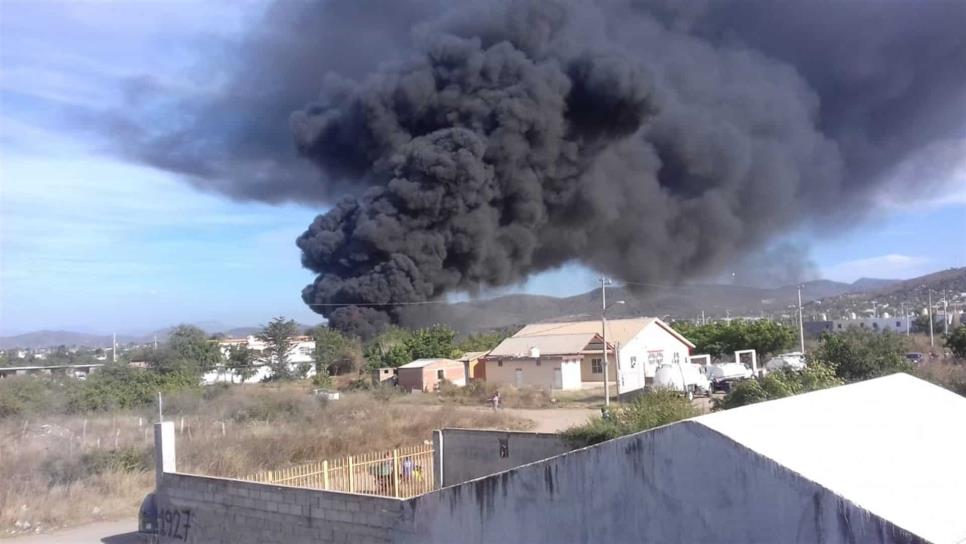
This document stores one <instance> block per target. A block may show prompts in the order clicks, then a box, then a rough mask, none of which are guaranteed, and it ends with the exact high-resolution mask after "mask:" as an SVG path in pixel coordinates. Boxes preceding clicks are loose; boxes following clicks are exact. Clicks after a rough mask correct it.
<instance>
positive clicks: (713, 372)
mask: <svg viewBox="0 0 966 544" xmlns="http://www.w3.org/2000/svg"><path fill="white" fill-rule="evenodd" d="M706 372H707V375H708V379H709V380H711V389H712V390H713V391H730V390H731V384H732V383H734V382H739V381H741V380H747V379H748V378H751V377H752V376H754V375H755V373H754V372H753V371H752V370H751V369H750V368H748V367H747V366H745V365H744V363H715V364H713V365H708V367H707V370H706Z"/></svg>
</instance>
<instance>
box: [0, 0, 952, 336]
mask: <svg viewBox="0 0 966 544" xmlns="http://www.w3.org/2000/svg"><path fill="white" fill-rule="evenodd" d="M263 7H264V4H262V3H259V2H243V3H238V2H234V3H231V4H228V3H224V4H220V3H214V2H193V1H188V0H181V1H175V0H172V1H169V2H154V3H151V2H137V3H134V2H131V3H110V2H105V1H97V2H94V1H91V2H73V3H60V4H58V3H52V2H43V1H40V2H35V1H31V2H26V1H24V2H17V1H9V0H4V1H3V2H2V3H0V10H2V13H0V36H2V37H0V40H2V43H0V69H2V72H0V334H11V333H18V332H24V331H30V330H36V329H72V330H80V331H89V332H110V331H112V330H114V331H118V332H140V331H145V332H146V331H150V330H153V329H155V328H159V327H163V326H167V325H171V324H174V323H178V322H209V321H217V322H220V323H222V324H224V325H228V326H237V325H251V324H257V323H263V322H265V321H267V320H268V319H269V318H271V317H272V316H274V315H286V316H290V317H294V318H296V319H298V320H300V321H302V322H304V323H315V322H318V321H319V320H320V318H319V316H317V315H316V314H314V313H312V312H311V311H309V310H308V309H307V308H306V307H305V306H304V305H303V304H302V302H301V299H300V297H299V294H300V291H301V288H302V287H303V286H304V285H305V284H306V283H308V282H310V281H311V280H312V274H310V273H309V272H308V271H305V270H303V269H302V268H301V267H300V265H299V252H298V250H297V249H296V247H295V244H294V240H295V237H296V236H297V235H298V234H300V233H301V232H302V230H304V228H305V227H306V226H307V225H308V224H309V222H310V221H311V220H312V218H313V217H314V216H315V215H316V214H317V213H319V212H321V211H323V210H320V209H316V208H314V207H304V206H300V205H294V204H290V205H281V206H272V205H267V204H260V203H251V202H247V203H246V202H236V201H232V200H230V199H227V198H225V197H223V196H220V195H216V194H208V193H202V192H199V191H197V190H195V189H193V188H192V187H191V186H190V185H188V184H186V183H184V182H183V180H180V179H178V177H177V176H174V175H172V174H170V173H167V172H163V171H159V170H154V169H150V168H147V167H144V166H141V165H137V164H133V163H126V162H123V161H121V160H120V159H118V158H116V157H114V156H112V155H110V154H109V153H107V152H106V151H105V150H104V149H102V148H101V147H100V146H99V144H98V143H96V142H92V141H90V140H89V138H88V137H85V135H84V134H83V133H78V132H75V131H70V130H68V129H66V128H65V127H64V126H63V123H62V122H60V121H59V119H60V112H61V111H62V110H64V109H65V108H68V107H71V106H98V105H104V104H110V103H112V102H113V101H117V100H120V98H121V96H122V89H120V88H119V86H118V84H117V82H118V81H119V80H121V79H123V78H126V77H134V76H138V75H141V74H143V73H144V72H145V70H146V67H150V68H151V71H152V73H153V74H154V75H155V76H156V77H158V78H160V79H162V80H163V81H164V84H165V85H169V86H171V87H172V88H178V89H181V90H184V91H185V92H195V91H196V92H204V90H205V89H206V88H209V87H210V86H214V85H216V84H217V82H218V77H219V74H199V71H198V70H197V67H198V64H199V60H200V58H201V55H202V54H204V53H205V52H208V53H210V51H211V50H212V48H214V47H216V45H213V44H217V43H218V42H219V40H225V39H228V40H231V39H233V38H237V37H238V36H239V35H240V34H241V32H242V31H243V29H244V28H245V27H246V25H248V24H250V22H251V20H252V19H253V18H254V17H255V16H257V14H258V13H259V11H260V10H261V9H262V8H263ZM964 148H966V146H964ZM940 181H945V184H944V185H941V186H943V187H945V189H942V190H939V191H937V192H936V193H935V194H930V195H928V198H925V199H921V200H917V201H897V202H889V201H885V200H883V202H881V203H880V208H881V209H880V211H878V212H876V213H874V214H872V219H871V220H868V221H866V222H865V223H863V224H861V225H855V226H854V228H851V229H846V230H843V231H840V232H833V233H831V234H827V235H826V236H824V237H817V236H814V235H812V234H810V233H808V232H804V231H803V232H796V233H791V234H789V235H788V237H787V239H789V240H792V241H794V242H796V243H800V244H804V245H806V247H808V248H809V251H810V253H811V256H812V259H813V260H814V261H815V263H816V264H817V266H818V268H819V270H820V273H821V275H822V276H824V277H827V278H830V279H835V280H843V281H852V280H855V279H856V278H858V277H861V276H874V277H896V278H906V277H912V276H916V275H920V274H923V273H927V272H930V271H934V270H938V269H942V268H948V267H951V266H964V265H966V242H964V233H966V219H964V218H966V161H964V167H963V168H962V169H961V171H960V172H958V173H954V174H953V179H951V180H940ZM594 276H595V274H594V273H593V272H592V271H590V270H587V269H585V268H582V267H579V266H568V267H564V268H563V269H561V270H557V271H553V272H549V273H546V274H542V275H540V276H538V277H535V278H532V279H531V280H530V281H529V282H527V283H526V284H525V285H522V286H515V287H510V288H506V289H503V290H501V292H510V291H519V290H525V291H528V292H533V293H543V294H555V295H566V294H574V293H578V292H583V291H586V290H588V289H590V288H592V287H593V285H594Z"/></svg>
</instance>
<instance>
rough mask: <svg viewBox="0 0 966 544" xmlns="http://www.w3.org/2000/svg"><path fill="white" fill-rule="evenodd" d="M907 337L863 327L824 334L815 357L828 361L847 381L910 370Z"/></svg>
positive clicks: (825, 362)
mask: <svg viewBox="0 0 966 544" xmlns="http://www.w3.org/2000/svg"><path fill="white" fill-rule="evenodd" d="M906 342H907V340H906V338H905V337H904V336H899V335H895V334H891V333H878V332H872V331H864V330H860V329H849V330H847V331H845V332H841V333H835V334H829V333H825V334H823V335H822V340H821V343H820V345H819V348H818V350H816V351H815V353H814V356H813V357H811V359H812V360H814V361H818V362H821V363H824V364H827V365H828V366H830V367H831V368H833V369H834V371H835V375H836V376H838V377H839V378H842V379H843V380H845V381H847V382H855V381H861V380H868V379H870V378H876V377H879V376H885V375H887V374H894V373H896V372H910V371H912V365H910V364H909V362H908V361H906V358H905V352H906Z"/></svg>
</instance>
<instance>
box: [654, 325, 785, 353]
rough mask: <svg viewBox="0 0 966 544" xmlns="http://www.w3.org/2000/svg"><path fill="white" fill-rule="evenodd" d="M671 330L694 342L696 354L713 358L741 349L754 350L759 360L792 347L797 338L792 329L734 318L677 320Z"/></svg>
mask: <svg viewBox="0 0 966 544" xmlns="http://www.w3.org/2000/svg"><path fill="white" fill-rule="evenodd" d="M673 327H674V328H675V330H677V331H678V332H680V333H681V334H682V335H684V337H685V338H687V339H688V340H690V341H691V342H694V345H695V348H694V351H695V353H708V354H711V355H712V356H715V357H720V356H722V355H729V354H731V353H734V352H735V351H737V350H740V349H753V350H755V351H756V352H757V354H758V356H759V357H767V356H768V355H771V354H774V353H778V352H780V351H782V350H784V349H787V348H788V347H790V346H791V345H793V344H794V342H795V338H796V336H797V335H796V333H795V331H794V330H793V329H792V328H791V327H788V326H787V325H782V324H781V323H777V322H775V321H770V320H767V319H759V320H756V321H746V320H740V319H737V320H734V321H730V322H720V323H708V324H707V325H694V324H692V323H688V322H683V321H678V322H675V323H674V324H673Z"/></svg>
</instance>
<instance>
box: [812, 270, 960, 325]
mask: <svg viewBox="0 0 966 544" xmlns="http://www.w3.org/2000/svg"><path fill="white" fill-rule="evenodd" d="M859 281H860V282H861V281H863V280H859ZM876 282H878V284H879V286H878V287H877V288H873V289H868V290H863V291H862V292H850V293H847V294H843V295H839V296H834V297H828V298H824V299H822V300H821V301H820V303H819V304H820V306H818V305H816V306H815V307H813V308H812V309H811V311H812V313H813V314H814V313H815V312H817V311H818V308H820V311H821V313H824V314H825V315H826V317H828V318H829V319H835V318H838V317H842V316H850V315H851V314H852V313H855V314H856V315H863V314H871V313H872V312H877V313H878V314H879V315H883V314H885V313H888V314H889V315H897V314H900V313H902V312H903V311H907V312H917V313H921V312H922V311H923V310H925V308H926V307H927V306H928V305H929V299H930V292H931V293H932V295H931V296H932V302H933V308H934V310H936V311H939V310H940V309H941V307H942V302H941V301H942V297H943V293H945V295H946V305H947V307H949V308H950V312H952V311H954V310H960V309H962V308H964V307H966V267H963V268H950V269H948V270H942V271H940V272H934V273H932V274H927V275H925V276H920V277H918V278H912V279H909V280H901V281H898V280H872V281H871V282H866V283H868V284H869V285H875V284H876ZM856 283H859V282H856ZM873 301H874V304H873Z"/></svg>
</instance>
